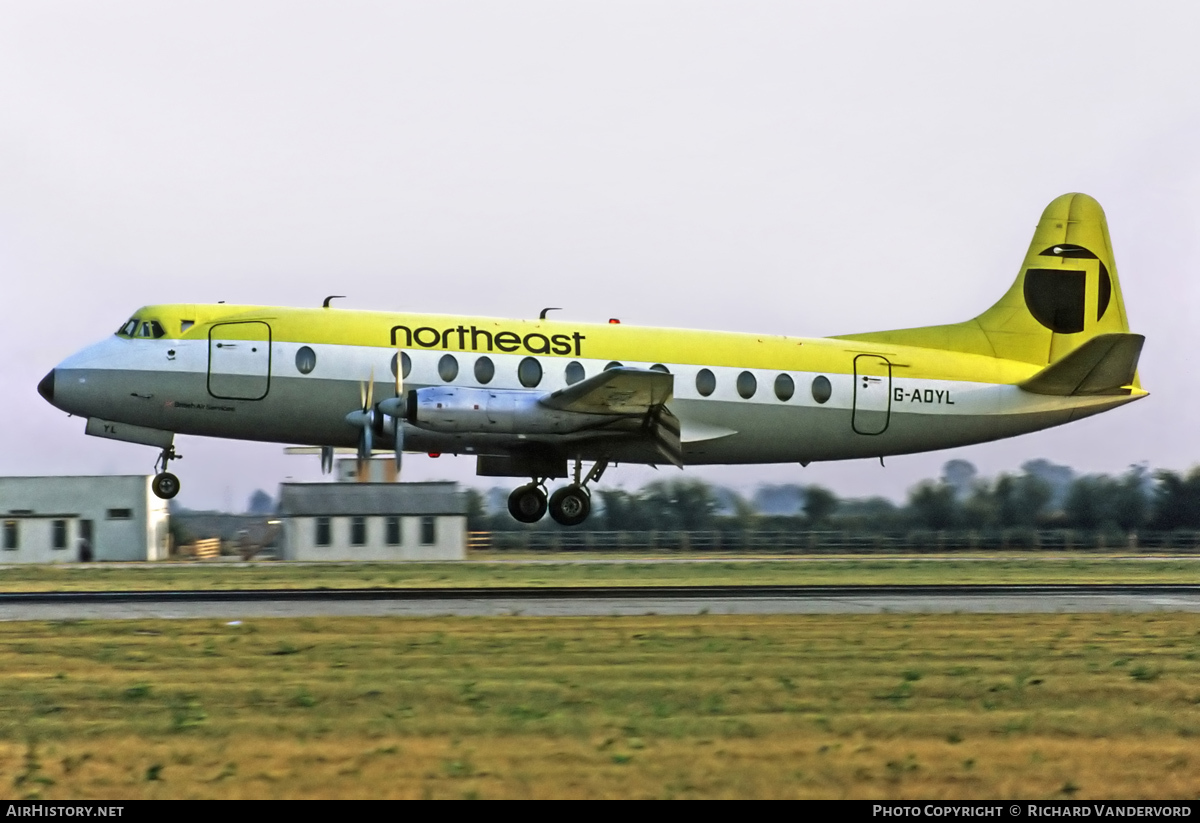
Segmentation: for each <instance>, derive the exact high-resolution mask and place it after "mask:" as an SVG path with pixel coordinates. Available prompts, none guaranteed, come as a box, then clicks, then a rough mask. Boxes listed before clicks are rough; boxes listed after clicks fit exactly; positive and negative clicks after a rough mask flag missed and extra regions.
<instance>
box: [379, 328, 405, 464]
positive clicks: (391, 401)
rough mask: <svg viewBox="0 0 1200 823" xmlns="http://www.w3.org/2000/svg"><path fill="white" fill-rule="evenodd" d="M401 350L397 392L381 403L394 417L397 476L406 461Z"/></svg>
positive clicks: (380, 406)
mask: <svg viewBox="0 0 1200 823" xmlns="http://www.w3.org/2000/svg"><path fill="white" fill-rule="evenodd" d="M402 371H403V367H402V366H401V365H400V352H399V351H397V352H396V368H395V377H396V394H395V396H394V397H390V398H388V399H387V400H384V401H383V402H381V403H380V404H379V410H380V411H381V412H383V413H384V414H386V415H388V416H389V417H391V418H392V426H393V434H394V439H395V441H396V444H395V446H396V477H397V479H399V477H400V467H401V464H402V463H403V461H404V407H405V402H404V378H403V375H402V374H401V372H402Z"/></svg>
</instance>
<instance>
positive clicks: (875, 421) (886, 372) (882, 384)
mask: <svg viewBox="0 0 1200 823" xmlns="http://www.w3.org/2000/svg"><path fill="white" fill-rule="evenodd" d="M891 413H892V364H891V362H889V361H888V359H887V358H886V357H881V356H879V355H878V354H860V355H858V356H857V357H855V358H854V416H853V418H852V421H851V425H852V426H853V427H854V431H856V432H857V433H859V434H883V432H884V430H886V429H887V427H888V419H889V418H890V417H891Z"/></svg>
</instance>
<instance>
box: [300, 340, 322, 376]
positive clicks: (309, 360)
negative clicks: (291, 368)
mask: <svg viewBox="0 0 1200 823" xmlns="http://www.w3.org/2000/svg"><path fill="white" fill-rule="evenodd" d="M316 367H317V353H316V352H315V351H313V350H312V349H310V348H309V347H308V346H301V347H300V349H299V350H298V351H297V352H296V371H298V372H300V373H301V374H310V373H311V372H312V370H313V369H315V368H316Z"/></svg>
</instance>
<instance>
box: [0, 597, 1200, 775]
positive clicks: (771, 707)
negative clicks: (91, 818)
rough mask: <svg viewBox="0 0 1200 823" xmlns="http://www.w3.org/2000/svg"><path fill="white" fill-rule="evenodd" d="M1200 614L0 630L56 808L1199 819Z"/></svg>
mask: <svg viewBox="0 0 1200 823" xmlns="http://www.w3.org/2000/svg"><path fill="white" fill-rule="evenodd" d="M1198 738H1200V615H1188V614H1146V615H1141V614H1138V615H1132V614H1109V615H940V616H895V615H852V616H830V615H801V616H715V615H701V616H686V617H663V616H646V617H610V618H600V619H595V618H523V617H499V618H436V619H434V618H430V619H424V618H422V619H402V618H391V619H367V618H322V619H285V620H261V621H250V622H247V623H246V624H244V625H240V626H230V625H226V624H222V623H217V622H213V621H120V622H71V623H9V624H0V787H5V788H6V789H7V790H8V791H9V793H10V795H15V796H27V795H33V796H40V797H45V798H138V797H150V798H169V797H170V798H174V797H231V798H232V797H489V798H490V797H861V798H904V797H910V798H911V797H918V798H919V797H925V798H971V797H980V798H1015V797H1079V798H1084V797H1086V798H1139V797H1145V798H1189V797H1191V798H1194V797H1197V796H1198V795H1200V754H1197V751H1200V749H1198V748H1197V746H1196V740H1197V739H1198Z"/></svg>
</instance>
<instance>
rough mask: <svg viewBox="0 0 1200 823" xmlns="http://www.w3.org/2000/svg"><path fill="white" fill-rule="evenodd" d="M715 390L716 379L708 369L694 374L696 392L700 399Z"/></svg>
mask: <svg viewBox="0 0 1200 823" xmlns="http://www.w3.org/2000/svg"><path fill="white" fill-rule="evenodd" d="M716 390H717V377H716V375H714V374H713V373H712V372H711V371H709V370H708V369H701V370H700V371H698V372H696V391H698V392H700V396H701V397H708V396H709V395H710V394H712V393H713V392H714V391H716Z"/></svg>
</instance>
